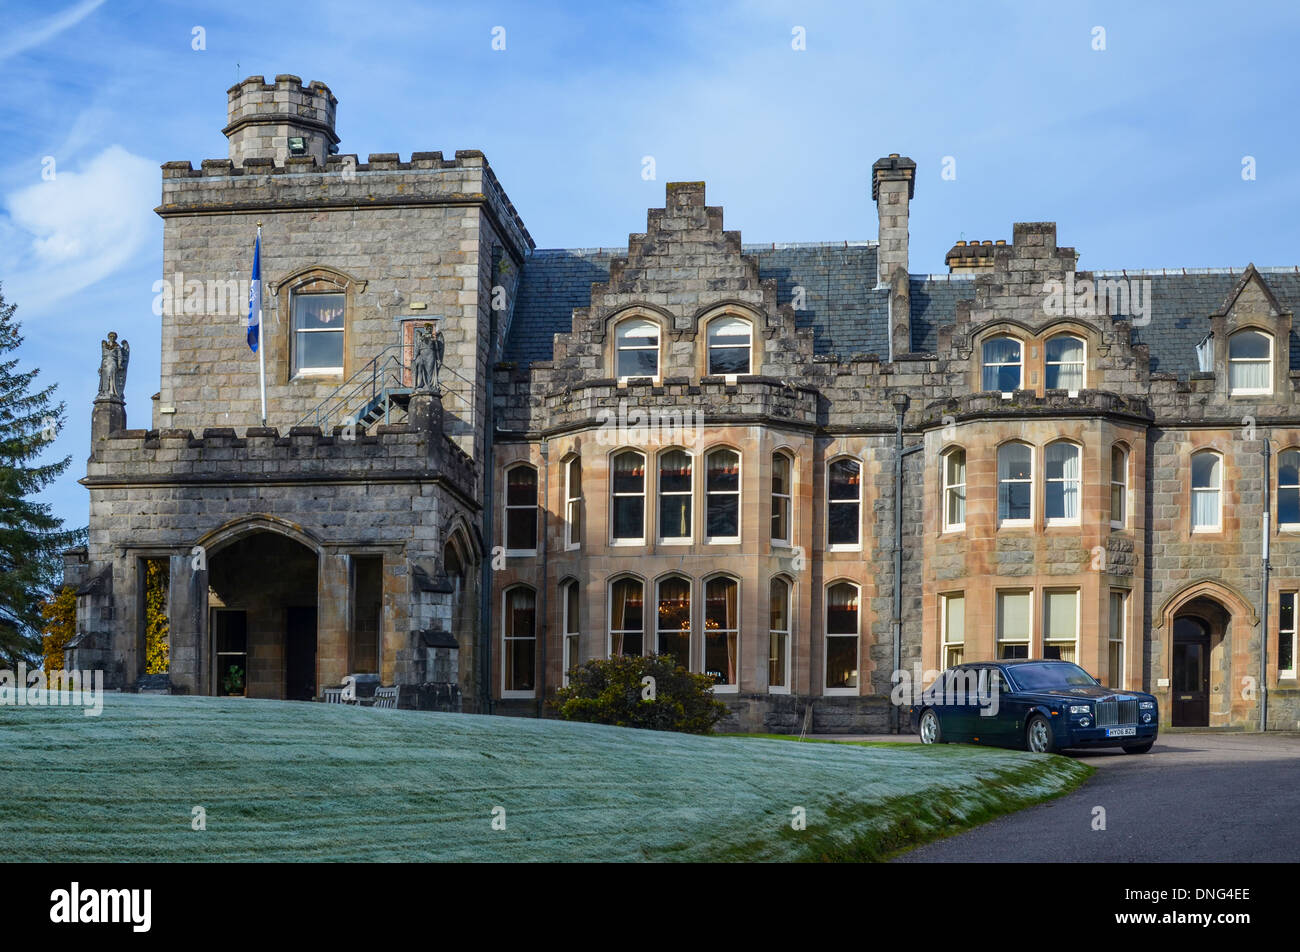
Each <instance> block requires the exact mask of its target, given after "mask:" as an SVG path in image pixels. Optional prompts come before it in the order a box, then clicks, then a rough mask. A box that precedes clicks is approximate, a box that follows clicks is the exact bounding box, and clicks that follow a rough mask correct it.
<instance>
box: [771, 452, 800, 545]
mask: <svg viewBox="0 0 1300 952" xmlns="http://www.w3.org/2000/svg"><path fill="white" fill-rule="evenodd" d="M778 458H780V459H782V460H784V461H785V469H786V479H785V486H786V491H785V492H783V493H779V492H777V491H776V461H777V459H778ZM778 500H781V501H782V502H781V504H782V505H783V506H784V508H785V538H784V539H779V538H777V537H776V536H775V535H772V529H771V525H772V519H771V514H770V513H769V515H768V535H769V536H770V539H769V541H770V542H771V543H772V545H774V546H781V547H783V548H789V547H790V546H791V545H793V544H794V457H792V456H791V455H790V454H789V453H787V452H785V451H784V450H775V451H774V452H773V453H772V503H773V505H774V506H775V505H776V503H777V501H778Z"/></svg>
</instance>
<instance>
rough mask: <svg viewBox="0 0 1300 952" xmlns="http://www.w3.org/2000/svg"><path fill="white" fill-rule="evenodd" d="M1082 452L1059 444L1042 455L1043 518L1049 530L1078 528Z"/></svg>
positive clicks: (1070, 444) (1062, 441) (1069, 444)
mask: <svg viewBox="0 0 1300 952" xmlns="http://www.w3.org/2000/svg"><path fill="white" fill-rule="evenodd" d="M1082 458H1083V450H1082V448H1081V447H1080V446H1079V445H1078V444H1077V443H1071V442H1069V441H1067V440H1058V441H1057V442H1055V443H1049V444H1048V445H1047V448H1046V449H1045V450H1044V452H1043V470H1044V476H1045V484H1046V485H1045V492H1044V495H1045V497H1046V498H1045V507H1044V508H1045V516H1046V522H1047V525H1049V526H1077V525H1078V524H1079V501H1080V499H1079V497H1080V494H1081V488H1082V478H1081V473H1080V464H1081V461H1082Z"/></svg>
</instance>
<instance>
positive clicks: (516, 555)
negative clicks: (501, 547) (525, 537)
mask: <svg viewBox="0 0 1300 952" xmlns="http://www.w3.org/2000/svg"><path fill="white" fill-rule="evenodd" d="M506 558H507V559H535V558H537V550H536V549H506Z"/></svg>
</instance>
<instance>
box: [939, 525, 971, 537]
mask: <svg viewBox="0 0 1300 952" xmlns="http://www.w3.org/2000/svg"><path fill="white" fill-rule="evenodd" d="M965 531H966V523H964V522H959V523H956V524H954V525H951V526H944V527H943V534H944V535H956V534H957V533H959V532H965Z"/></svg>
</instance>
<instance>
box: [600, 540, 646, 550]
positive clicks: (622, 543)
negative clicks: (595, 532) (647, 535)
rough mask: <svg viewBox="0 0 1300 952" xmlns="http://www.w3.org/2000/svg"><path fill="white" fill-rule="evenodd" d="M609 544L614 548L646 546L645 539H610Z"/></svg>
mask: <svg viewBox="0 0 1300 952" xmlns="http://www.w3.org/2000/svg"><path fill="white" fill-rule="evenodd" d="M609 544H610V546H611V547H613V548H631V547H632V546H638V545H639V546H642V547H643V548H644V546H645V539H610V540H609Z"/></svg>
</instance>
